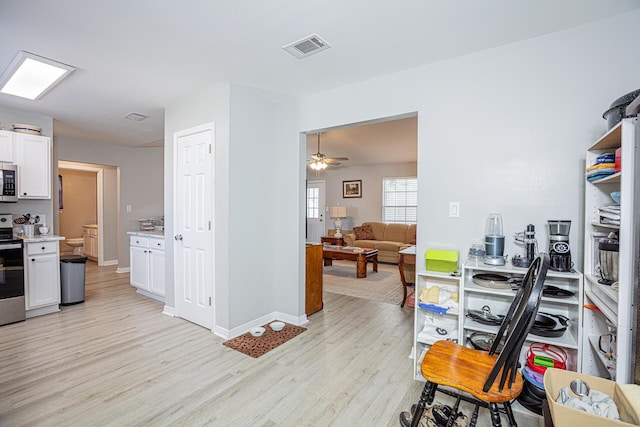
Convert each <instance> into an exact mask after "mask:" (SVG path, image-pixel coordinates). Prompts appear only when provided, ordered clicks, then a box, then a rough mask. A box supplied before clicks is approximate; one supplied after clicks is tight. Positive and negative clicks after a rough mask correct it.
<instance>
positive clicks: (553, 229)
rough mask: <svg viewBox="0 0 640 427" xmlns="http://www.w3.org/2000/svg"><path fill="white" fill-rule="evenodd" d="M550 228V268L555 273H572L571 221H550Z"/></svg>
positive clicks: (548, 224) (548, 223) (548, 222)
mask: <svg viewBox="0 0 640 427" xmlns="http://www.w3.org/2000/svg"><path fill="white" fill-rule="evenodd" d="M547 226H548V227H549V259H550V261H551V262H550V265H549V268H550V269H552V270H555V271H563V272H568V271H571V269H572V267H573V263H572V262H571V250H570V247H569V230H570V229H571V221H569V220H548V221H547Z"/></svg>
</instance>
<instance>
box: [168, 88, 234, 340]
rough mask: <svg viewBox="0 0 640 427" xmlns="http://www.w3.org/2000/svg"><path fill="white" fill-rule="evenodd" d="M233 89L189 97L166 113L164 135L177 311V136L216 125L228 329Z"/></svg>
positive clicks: (218, 272)
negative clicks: (198, 128) (174, 247)
mask: <svg viewBox="0 0 640 427" xmlns="http://www.w3.org/2000/svg"><path fill="white" fill-rule="evenodd" d="M229 93H230V86H229V85H227V84H225V85H217V86H213V87H209V88H202V90H201V91H200V92H199V93H198V94H197V95H191V96H188V97H186V98H185V99H184V100H182V101H181V102H179V103H177V104H175V105H172V106H168V107H167V108H166V109H165V132H164V144H165V145H164V154H165V157H164V169H165V175H164V204H165V236H166V237H167V240H166V241H167V244H166V246H165V257H166V258H165V259H166V260H167V262H166V265H165V281H166V283H165V285H166V291H165V304H166V305H167V306H169V307H175V297H174V289H175V286H174V269H173V262H172V260H173V257H174V250H173V243H172V242H173V239H172V237H173V236H174V235H175V232H174V224H173V221H174V215H173V209H174V207H173V202H174V200H173V198H174V194H173V192H174V190H173V189H174V182H173V179H174V178H173V173H174V169H175V164H174V155H175V153H174V147H173V144H174V143H173V135H174V133H175V132H177V131H180V130H183V129H189V128H192V127H195V126H198V125H201V124H204V123H210V122H213V123H214V125H215V130H214V134H215V144H214V192H215V201H214V210H215V212H214V218H215V222H214V238H215V242H214V246H215V261H214V262H215V264H214V268H215V270H214V271H215V294H214V298H213V299H214V306H215V323H216V325H221V327H223V328H228V327H229V249H228V247H229V229H228V227H227V224H228V223H229V96H230V94H229Z"/></svg>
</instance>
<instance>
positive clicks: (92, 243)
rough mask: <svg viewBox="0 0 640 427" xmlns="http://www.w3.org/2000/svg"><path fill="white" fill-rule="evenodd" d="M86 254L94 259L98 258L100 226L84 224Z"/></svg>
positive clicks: (83, 235)
mask: <svg viewBox="0 0 640 427" xmlns="http://www.w3.org/2000/svg"><path fill="white" fill-rule="evenodd" d="M82 228H83V230H84V231H83V234H82V237H83V238H84V255H85V256H86V257H88V258H89V259H92V260H94V261H97V260H98V242H99V241H98V226H97V225H83V226H82Z"/></svg>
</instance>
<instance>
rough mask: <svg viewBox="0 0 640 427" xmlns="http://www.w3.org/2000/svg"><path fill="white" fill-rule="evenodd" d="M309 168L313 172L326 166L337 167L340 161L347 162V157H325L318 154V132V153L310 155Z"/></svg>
mask: <svg viewBox="0 0 640 427" xmlns="http://www.w3.org/2000/svg"><path fill="white" fill-rule="evenodd" d="M311 159H312V160H309V161H310V162H311V163H309V167H310V168H311V169H313V170H315V171H321V170H324V169H326V168H327V166H329V165H331V166H338V165H339V164H340V161H344V160H349V158H348V157H327V156H325V155H324V154H322V153H321V152H320V132H318V152H317V153H316V154H312V155H311Z"/></svg>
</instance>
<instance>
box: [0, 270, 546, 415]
mask: <svg viewBox="0 0 640 427" xmlns="http://www.w3.org/2000/svg"><path fill="white" fill-rule="evenodd" d="M86 283H87V286H86V299H85V302H84V303H83V304H78V305H73V306H67V307H63V308H62V311H61V312H60V313H55V314H50V315H46V316H41V317H37V318H32V319H28V320H27V321H25V322H21V323H17V324H13V325H6V326H2V327H0V426H12V427H13V426H61V425H62V426H76V425H77V426H141V425H153V426H162V425H185V426H200V425H220V426H329V425H331V426H397V425H399V423H398V414H399V413H400V411H402V410H407V409H408V408H409V406H410V405H411V404H412V403H415V402H416V401H417V399H418V396H419V394H420V391H421V389H422V385H423V384H422V383H420V382H417V381H413V380H412V379H411V377H412V375H411V365H412V361H411V359H409V354H410V351H411V342H412V339H413V338H412V337H413V321H412V311H411V309H401V308H399V306H397V305H392V304H385V303H379V302H374V301H368V300H363V299H358V298H354V297H348V296H342V295H336V294H331V293H326V294H325V300H324V303H325V308H324V310H323V311H321V312H319V313H316V314H314V315H313V316H311V318H310V322H309V323H308V325H306V326H307V328H308V330H307V331H305V332H303V333H302V334H301V335H299V336H297V337H296V338H294V339H292V340H291V341H289V342H287V343H285V344H283V345H282V346H280V347H278V348H276V349H275V350H272V351H271V352H269V353H267V354H266V355H264V356H262V357H260V358H258V359H253V358H250V357H248V356H245V355H243V354H241V353H239V352H237V351H235V350H232V349H229V348H227V347H225V346H223V345H222V342H223V341H224V340H223V339H221V338H219V337H217V336H215V335H213V334H212V333H211V332H210V331H208V330H206V329H203V328H201V327H198V326H196V325H193V324H191V323H189V322H186V321H184V320H182V319H178V318H172V317H169V316H166V315H163V314H162V313H161V312H162V308H163V305H162V304H161V303H159V302H157V301H154V300H151V299H149V298H145V297H143V296H140V295H138V294H136V293H135V290H134V288H133V287H131V286H130V285H129V275H128V274H117V273H115V267H100V268H99V267H96V265H95V263H93V262H90V263H88V264H87V280H86ZM436 398H437V399H438V396H437V397H436ZM440 400H442V401H445V400H446V398H442V399H440ZM479 425H481V424H479ZM531 425H538V423H537V420H535V423H533V424H531Z"/></svg>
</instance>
